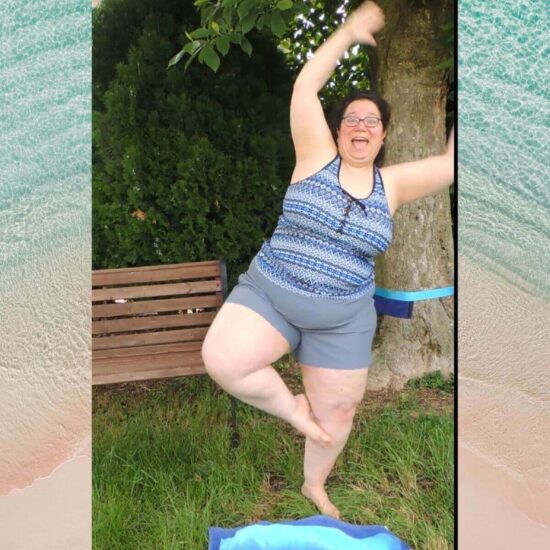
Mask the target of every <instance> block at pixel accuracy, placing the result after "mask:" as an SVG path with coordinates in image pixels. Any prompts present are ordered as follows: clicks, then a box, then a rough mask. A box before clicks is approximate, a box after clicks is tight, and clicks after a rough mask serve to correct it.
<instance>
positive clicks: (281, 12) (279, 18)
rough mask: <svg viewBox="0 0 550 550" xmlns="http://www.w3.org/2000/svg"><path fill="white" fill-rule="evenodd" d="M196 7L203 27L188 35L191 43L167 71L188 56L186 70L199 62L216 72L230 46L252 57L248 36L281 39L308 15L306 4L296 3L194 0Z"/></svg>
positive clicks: (286, 0)
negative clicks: (268, 34)
mask: <svg viewBox="0 0 550 550" xmlns="http://www.w3.org/2000/svg"><path fill="white" fill-rule="evenodd" d="M194 5H195V6H196V7H197V8H198V10H199V13H200V17H201V26H200V27H198V28H197V29H195V30H193V31H191V32H189V33H188V32H186V33H185V35H186V37H187V39H188V42H187V43H186V44H185V45H184V46H183V48H182V49H181V50H180V51H179V52H178V53H177V54H176V55H174V57H172V59H170V61H169V62H168V68H170V67H172V66H174V65H176V64H177V63H179V61H180V60H181V59H182V58H183V56H188V58H187V61H186V63H185V69H187V68H188V67H189V65H190V64H191V63H192V62H193V60H194V59H195V58H197V59H198V61H199V63H201V64H205V65H207V66H208V67H210V69H212V70H213V71H214V72H216V71H217V70H218V68H219V66H220V56H226V55H227V54H228V52H229V50H230V48H231V45H236V46H240V48H241V49H242V50H243V51H244V52H245V53H246V54H248V55H251V54H252V44H251V43H250V40H248V38H247V37H246V35H247V34H248V33H250V32H251V31H253V30H258V31H262V30H264V29H267V30H270V31H271V33H273V34H274V35H275V36H276V37H277V38H282V37H283V35H284V34H285V32H286V31H287V29H288V27H289V24H290V22H291V21H292V20H293V19H294V18H295V17H296V16H297V15H299V14H300V13H304V11H307V10H306V8H305V3H304V2H295V1H293V0H195V4H194Z"/></svg>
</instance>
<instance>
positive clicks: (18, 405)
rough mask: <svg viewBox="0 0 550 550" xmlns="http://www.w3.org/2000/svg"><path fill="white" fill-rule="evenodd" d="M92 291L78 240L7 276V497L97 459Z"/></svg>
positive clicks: (2, 490)
mask: <svg viewBox="0 0 550 550" xmlns="http://www.w3.org/2000/svg"><path fill="white" fill-rule="evenodd" d="M86 249H88V250H86ZM89 288H90V274H89V246H88V243H85V242H84V243H83V242H82V240H81V239H78V238H74V239H72V240H67V241H66V244H65V246H63V247H60V249H58V250H57V252H56V254H55V255H54V256H47V255H42V256H35V257H34V258H32V259H29V260H27V261H25V262H24V263H22V264H20V265H18V266H15V267H14V268H13V269H12V270H9V271H7V272H5V273H3V274H2V281H1V286H0V296H1V297H2V300H1V302H0V333H1V334H2V339H1V340H0V358H1V359H0V364H1V366H3V367H4V368H3V369H0V376H1V385H2V399H1V400H0V418H2V430H1V431H0V456H2V460H1V461H0V495H6V494H8V493H10V491H13V490H15V489H23V488H25V487H28V486H30V485H32V484H33V483H34V482H35V480H37V479H39V478H44V477H47V476H49V475H50V474H51V473H52V472H53V470H54V469H55V468H57V467H58V466H59V465H61V464H63V463H64V462H66V461H67V460H70V459H71V458H74V457H76V456H88V457H89V456H90V443H89V442H90V439H91V412H90V400H91V389H90V378H91V376H90V370H91V358H90V349H89V348H90V343H89V342H90V336H89V334H90V313H89V312H90V305H89ZM80 489H84V490H87V487H83V488H82V487H81V488H78V490H80ZM74 490H75V491H76V490H77V486H74ZM2 498H5V497H2Z"/></svg>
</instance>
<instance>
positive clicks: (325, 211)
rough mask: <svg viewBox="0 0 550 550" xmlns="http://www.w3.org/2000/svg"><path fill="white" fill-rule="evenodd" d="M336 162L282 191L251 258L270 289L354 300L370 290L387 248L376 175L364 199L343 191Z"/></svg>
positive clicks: (384, 205) (387, 226) (385, 210)
mask: <svg viewBox="0 0 550 550" xmlns="http://www.w3.org/2000/svg"><path fill="white" fill-rule="evenodd" d="M340 163H341V158H340V156H337V157H336V158H335V159H334V160H333V161H332V162H330V163H329V164H328V165H327V166H325V167H324V168H322V169H321V170H319V171H318V172H317V173H315V174H313V175H312V176H310V177H308V178H305V179H304V180H301V181H299V182H297V183H295V184H292V185H290V186H289V187H288V190H287V192H286V195H285V198H284V201H283V212H282V214H281V216H280V218H279V221H278V224H277V227H276V228H275V231H274V232H273V235H272V236H271V239H269V240H267V241H265V242H264V243H263V245H262V247H261V249H260V251H259V252H258V254H257V255H256V257H255V258H254V262H255V265H256V267H257V268H258V269H259V271H260V272H261V273H262V274H263V275H264V276H265V277H267V279H269V280H270V281H271V282H272V283H274V284H277V285H279V286H281V287H283V288H285V289H287V290H290V291H292V292H296V293H298V294H301V295H304V296H316V297H320V296H324V297H330V298H339V299H356V298H359V297H361V296H363V295H365V294H367V293H368V292H369V291H371V290H372V289H373V287H374V257H375V256H377V255H378V254H381V253H382V252H384V251H385V250H386V249H387V248H388V246H389V245H390V242H391V237H392V219H391V216H390V212H389V207H388V202H387V200H386V194H385V192H384V185H383V183H382V177H381V175H380V170H379V169H378V168H377V167H374V183H373V189H372V192H371V194H370V195H369V196H368V197H367V198H363V199H358V198H355V197H353V196H352V195H350V194H349V193H348V192H347V191H345V190H344V189H343V188H342V187H341V185H340V180H339V172H340Z"/></svg>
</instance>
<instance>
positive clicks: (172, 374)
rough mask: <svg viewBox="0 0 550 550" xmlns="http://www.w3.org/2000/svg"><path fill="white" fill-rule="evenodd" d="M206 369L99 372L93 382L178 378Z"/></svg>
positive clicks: (186, 368)
mask: <svg viewBox="0 0 550 550" xmlns="http://www.w3.org/2000/svg"><path fill="white" fill-rule="evenodd" d="M205 372H206V370H205V369H204V367H202V366H196V367H192V366H191V367H177V368H168V369H153V370H148V371H136V372H122V373H116V374H97V375H93V376H92V384H93V385H96V386H97V385H100V384H116V383H118V382H139V381H140V380H156V379H160V378H176V377H178V376H190V375H194V374H204V373H205Z"/></svg>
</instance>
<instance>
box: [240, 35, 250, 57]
mask: <svg viewBox="0 0 550 550" xmlns="http://www.w3.org/2000/svg"><path fill="white" fill-rule="evenodd" d="M241 48H242V50H243V52H244V53H246V54H248V55H252V44H251V43H250V40H248V38H246V36H242V37H241Z"/></svg>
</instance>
